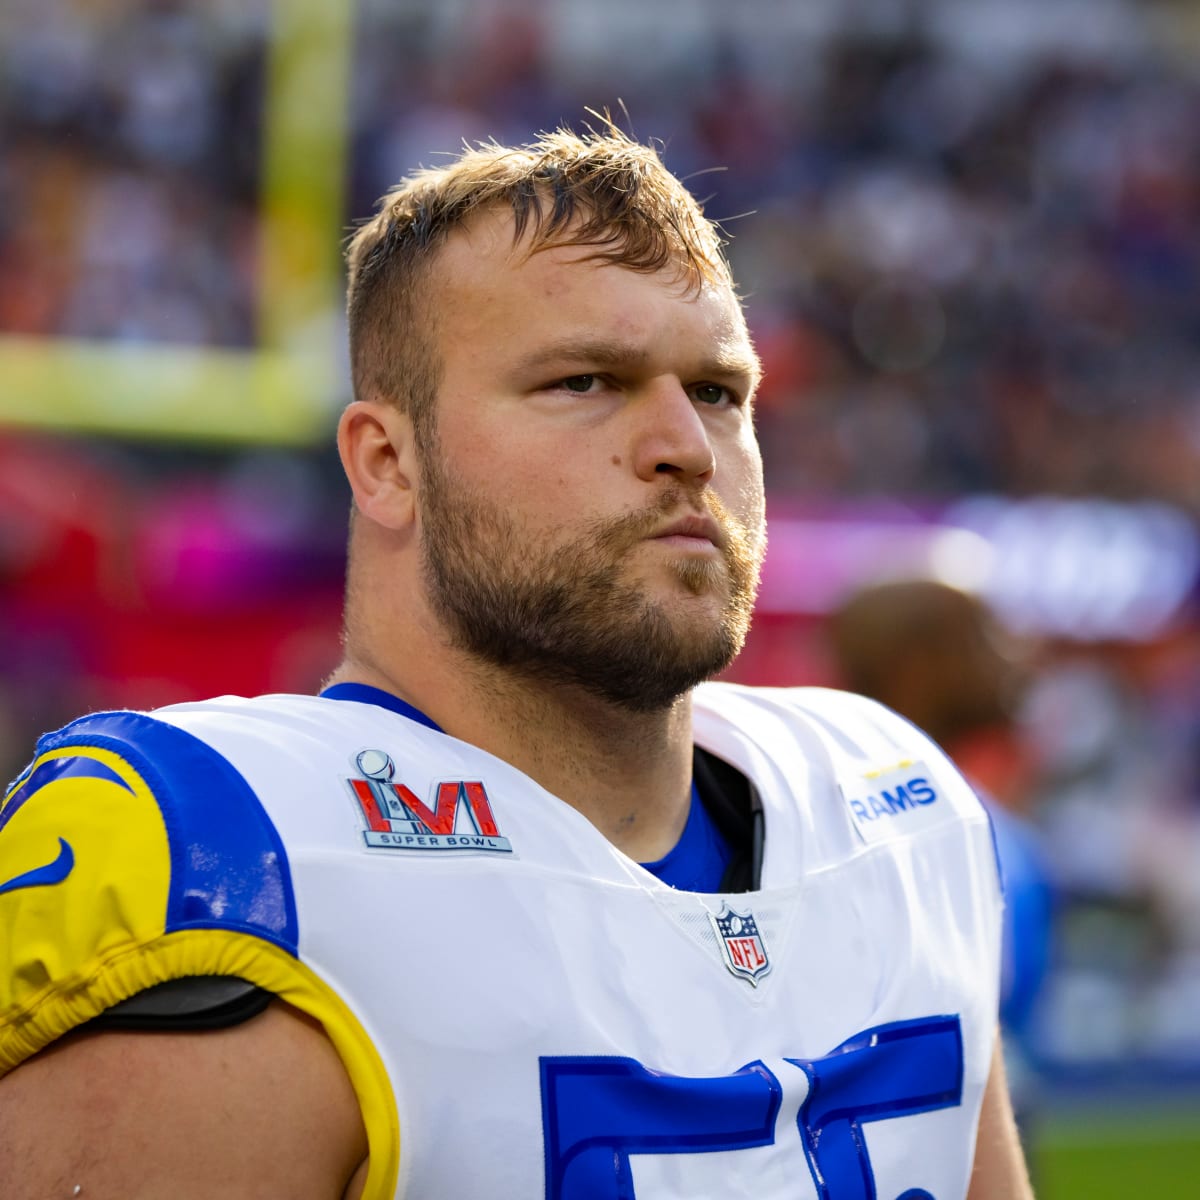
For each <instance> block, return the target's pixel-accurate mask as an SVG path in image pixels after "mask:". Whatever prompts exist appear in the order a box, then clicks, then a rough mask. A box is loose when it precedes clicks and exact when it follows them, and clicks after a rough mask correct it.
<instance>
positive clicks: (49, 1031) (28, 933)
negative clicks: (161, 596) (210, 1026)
mask: <svg viewBox="0 0 1200 1200" xmlns="http://www.w3.org/2000/svg"><path fill="white" fill-rule="evenodd" d="M297 942H298V930H297V918H296V905H295V898H294V893H293V888H292V880H291V873H290V870H289V866H288V859H287V854H286V851H285V849H284V846H283V843H282V841H281V839H280V837H279V835H278V833H277V831H276V830H275V827H274V825H273V824H272V822H271V820H270V819H269V817H268V816H267V813H266V812H265V810H264V809H263V807H262V804H261V803H260V801H259V800H258V798H257V797H256V795H255V794H254V792H253V791H252V789H251V788H250V786H249V784H248V783H247V782H246V781H245V779H244V778H243V777H242V776H241V775H240V774H239V773H238V772H237V771H236V770H235V769H234V768H233V766H232V765H231V764H230V763H229V762H228V761H227V760H226V759H225V758H223V757H222V756H221V755H220V754H219V753H217V752H216V751H215V750H214V749H212V747H210V746H208V745H207V744H206V743H205V742H203V741H202V740H200V739H199V738H197V737H195V736H193V735H192V734H190V733H187V732H186V731H184V730H182V729H179V728H178V727H176V726H173V725H170V724H167V723H165V722H163V721H159V720H156V719H155V718H153V717H150V716H146V715H143V714H138V713H129V712H124V713H100V714H94V715H92V716H89V717H84V718H82V719H81V720H79V721H76V722H74V723H73V724H71V725H68V726H66V727H65V728H64V729H62V730H61V731H59V732H58V733H55V734H51V735H49V736H47V737H45V738H43V739H42V740H41V741H40V742H39V744H38V753H37V756H36V758H35V759H34V760H33V762H32V763H31V764H30V765H29V767H28V768H27V769H26V770H25V771H24V772H23V773H22V774H21V775H20V776H19V777H18V778H17V780H16V781H15V783H14V784H13V785H12V786H11V788H10V789H9V791H8V793H7V794H6V795H5V797H4V801H3V805H2V806H0V1075H3V1074H4V1073H5V1072H6V1071H8V1070H11V1069H12V1068H13V1067H15V1066H17V1065H18V1064H19V1063H21V1062H22V1061H24V1059H26V1058H27V1057H29V1056H31V1055H32V1054H34V1053H36V1052H37V1051H38V1050H40V1049H41V1048H42V1047H43V1046H45V1045H47V1044H48V1043H49V1042H51V1041H53V1040H55V1039H56V1038H58V1037H61V1036H62V1035H63V1034H65V1033H67V1032H68V1031H70V1030H71V1029H74V1028H75V1027H77V1026H78V1025H81V1024H82V1023H84V1022H85V1021H88V1020H90V1019H91V1018H93V1017H95V1016H97V1015H98V1014H99V1013H101V1012H103V1011H105V1010H106V1009H108V1008H110V1007H111V1006H112V1005H114V1004H117V1003H119V1002H120V1001H122V1000H125V999H126V998H128V997H129V996H132V995H134V994H136V993H138V992H140V991H142V990H143V989H145V988H147V987H151V986H153V985H155V984H158V983H162V982H165V981H167V980H170V979H177V978H181V977H187V976H193V975H236V976H239V977H241V978H244V979H247V980H249V981H251V982H253V983H255V984H257V985H258V986H260V987H265V988H267V989H268V990H271V991H274V992H276V993H282V992H283V991H284V990H286V988H287V987H288V986H289V985H292V984H293V981H294V978H295V976H296V975H297V973H298V972H299V965H298V962H297Z"/></svg>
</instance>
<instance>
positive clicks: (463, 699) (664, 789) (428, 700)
mask: <svg viewBox="0 0 1200 1200" xmlns="http://www.w3.org/2000/svg"><path fill="white" fill-rule="evenodd" d="M329 682H330V683H365V684H369V685H371V686H373V687H377V688H381V689H382V690H383V691H386V692H391V693H392V694H393V695H396V696H399V697H400V698H401V699H403V700H406V701H407V702H408V703H410V704H412V705H413V706H414V707H416V708H418V709H420V711H421V712H423V713H425V714H426V715H427V716H428V717H430V718H431V719H432V720H434V721H436V722H437V724H438V725H440V726H441V728H442V729H444V730H445V732H446V733H448V734H450V735H452V736H453V737H456V738H459V739H461V740H462V741H465V742H469V743H471V744H472V745H474V746H478V747H479V748H480V749H481V750H486V751H487V752H488V753H490V754H494V755H495V756H496V757H497V758H501V759H503V760H504V761H505V762H508V763H511V764H512V765H513V766H514V767H516V768H517V769H518V770H519V771H521V772H523V773H524V774H526V775H528V776H529V777H530V778H531V779H533V780H534V781H536V782H537V783H538V784H540V785H541V786H542V787H544V788H545V789H546V790H547V791H549V792H552V793H553V794H554V795H556V796H558V797H559V798H560V799H562V800H564V801H565V802H566V803H568V804H570V805H571V806H572V807H573V808H575V809H577V810H578V811H579V812H581V813H582V814H583V815H584V816H585V817H587V818H588V820H590V821H591V822H592V824H593V825H595V826H596V828H597V829H599V831H600V832H601V833H602V834H604V836H605V837H607V838H608V840H609V841H611V842H612V843H613V844H614V845H615V846H616V847H617V848H618V849H620V850H621V851H623V852H624V853H625V854H627V855H628V856H629V857H630V858H632V859H634V860H635V861H638V862H650V861H653V860H655V859H657V858H660V857H662V855H664V854H666V853H667V851H669V850H670V849H671V848H672V847H673V846H674V845H675V843H676V842H677V841H678V839H679V836H680V834H681V833H682V831H683V827H684V824H685V823H686V820H687V814H688V807H689V804H690V796H691V777H692V730H691V698H690V696H685V697H683V698H681V699H680V700H678V701H677V702H676V703H675V704H674V705H672V706H671V707H670V708H668V709H664V710H660V711H656V712H652V713H635V712H630V711H629V710H628V709H626V708H623V707H621V706H617V705H613V704H610V703H608V702H606V701H604V700H601V699H599V698H597V697H595V696H592V695H590V694H588V693H586V692H584V691H582V689H579V688H573V687H567V686H564V685H547V684H545V683H542V682H540V681H528V680H524V679H520V678H517V677H514V676H512V675H511V674H509V673H507V672H504V671H500V670H496V669H490V668H486V667H482V666H479V665H477V664H474V663H467V664H463V665H462V668H461V670H459V671H454V672H449V673H447V672H441V673H439V674H437V675H436V676H434V677H432V682H430V681H427V680H421V681H419V683H418V684H417V686H410V684H409V680H408V679H406V678H402V677H398V676H397V677H393V676H392V675H391V674H390V673H388V672H386V671H384V670H382V669H381V668H380V667H379V666H378V665H376V664H372V663H367V662H364V661H363V660H362V659H360V658H352V657H348V658H347V659H346V661H345V662H343V664H342V665H341V666H340V667H339V668H338V669H337V670H336V671H335V672H334V674H333V675H332V676H331V678H330V680H329Z"/></svg>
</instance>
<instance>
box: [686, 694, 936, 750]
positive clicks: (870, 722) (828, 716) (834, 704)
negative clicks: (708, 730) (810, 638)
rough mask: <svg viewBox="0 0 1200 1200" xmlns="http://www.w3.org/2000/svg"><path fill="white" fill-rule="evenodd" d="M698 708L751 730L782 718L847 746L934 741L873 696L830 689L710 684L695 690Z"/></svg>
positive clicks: (863, 747) (870, 747)
mask: <svg viewBox="0 0 1200 1200" xmlns="http://www.w3.org/2000/svg"><path fill="white" fill-rule="evenodd" d="M695 700H696V708H697V711H698V712H699V713H701V714H703V715H704V716H712V717H716V718H718V719H723V720H725V721H727V722H730V723H733V724H737V725H739V726H742V727H746V728H753V727H754V725H755V723H756V722H762V721H767V722H772V721H774V722H781V723H783V724H784V725H791V726H795V725H801V726H805V727H810V728H814V729H817V730H820V731H822V732H823V733H825V734H826V735H827V736H831V737H834V738H836V739H837V740H838V741H839V742H840V743H841V744H842V745H843V746H846V747H847V748H850V747H852V746H853V747H857V748H858V749H859V750H861V752H863V753H865V754H869V753H871V752H873V751H874V750H876V749H878V750H879V751H881V752H883V753H887V750H888V748H889V747H896V746H903V745H920V746H921V747H925V746H930V745H932V744H933V743H932V742H931V740H930V739H929V738H928V736H927V735H926V734H924V733H923V732H922V731H921V730H919V729H918V728H917V727H916V726H915V725H913V724H912V723H911V722H909V721H907V720H906V719H905V718H904V717H902V716H900V715H899V714H898V713H896V712H893V711H892V710H891V709H890V708H888V707H887V706H886V705H883V704H880V703H879V702H878V701H876V700H872V699H870V698H869V697H867V696H861V695H858V694H857V693H854V692H846V691H841V690H839V689H837V688H828V687H752V686H749V685H745V684H736V683H724V682H719V683H706V684H703V685H702V686H701V687H699V688H697V689H696V692H695Z"/></svg>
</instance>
